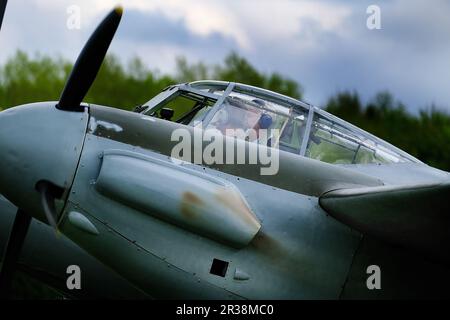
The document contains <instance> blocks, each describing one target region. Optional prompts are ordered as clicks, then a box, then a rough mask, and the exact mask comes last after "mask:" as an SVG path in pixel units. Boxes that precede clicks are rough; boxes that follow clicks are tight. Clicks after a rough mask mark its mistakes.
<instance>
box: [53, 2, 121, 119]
mask: <svg viewBox="0 0 450 320" xmlns="http://www.w3.org/2000/svg"><path fill="white" fill-rule="evenodd" d="M122 11H123V10H122V7H116V8H115V9H114V10H112V11H111V12H110V13H109V14H108V15H107V16H106V18H105V19H103V21H102V22H101V23H100V25H99V26H98V27H97V29H95V31H94V33H93V34H92V35H91V37H90V38H89V40H88V41H87V43H86V44H85V46H84V48H83V50H82V51H81V53H80V55H79V56H78V59H77V61H76V62H75V65H74V67H73V70H72V73H71V74H70V76H69V79H68V80H67V82H66V85H65V87H64V90H63V92H62V94H61V97H60V98H59V103H58V105H57V106H56V107H57V108H58V109H60V110H66V111H83V110H84V107H81V106H80V104H81V101H82V100H83V99H84V97H85V96H86V93H87V92H88V90H89V88H90V87H91V85H92V83H93V82H94V80H95V77H96V76H97V73H98V71H99V69H100V66H101V64H102V62H103V59H104V58H105V55H106V52H107V51H108V48H109V45H110V43H111V41H112V39H113V37H114V34H115V33H116V30H117V27H118V26H119V23H120V19H121V17H122Z"/></svg>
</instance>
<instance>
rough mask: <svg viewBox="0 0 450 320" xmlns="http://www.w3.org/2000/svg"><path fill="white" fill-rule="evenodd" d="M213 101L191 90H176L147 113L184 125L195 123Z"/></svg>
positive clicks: (199, 120)
mask: <svg viewBox="0 0 450 320" xmlns="http://www.w3.org/2000/svg"><path fill="white" fill-rule="evenodd" d="M215 102H216V100H214V99H211V98H208V97H204V96H201V95H197V94H195V93H192V92H187V91H178V92H177V93H175V94H173V95H172V96H170V97H169V98H168V99H166V100H164V101H163V102H162V103H161V104H159V105H158V106H157V107H156V108H153V109H152V110H151V111H150V113H149V114H148V115H149V116H153V117H157V118H161V119H165V120H169V121H173V122H178V123H182V124H186V125H196V124H197V123H199V122H201V120H202V119H203V115H205V114H206V113H207V112H208V111H209V110H210V109H211V107H212V106H213V105H214V103H215Z"/></svg>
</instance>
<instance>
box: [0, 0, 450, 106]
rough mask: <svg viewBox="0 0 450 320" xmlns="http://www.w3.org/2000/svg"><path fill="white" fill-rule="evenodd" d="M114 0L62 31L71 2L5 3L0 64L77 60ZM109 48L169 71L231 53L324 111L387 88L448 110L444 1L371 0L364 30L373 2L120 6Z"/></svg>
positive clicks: (100, 2)
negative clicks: (22, 59)
mask: <svg viewBox="0 0 450 320" xmlns="http://www.w3.org/2000/svg"><path fill="white" fill-rule="evenodd" d="M116 3H117V1H115V0H79V1H76V4H77V5H79V6H80V8H81V11H82V29H81V30H68V29H67V28H66V19H67V13H66V9H67V7H68V6H70V5H72V4H74V1H73V0H46V1H44V0H15V1H10V2H9V3H8V8H7V13H6V16H5V21H4V25H3V28H2V31H1V33H0V47H1V48H2V50H0V62H3V61H4V60H5V59H6V57H7V56H8V55H11V54H12V53H13V52H14V51H15V50H16V49H18V48H20V49H24V50H25V51H27V52H35V51H40V52H43V53H48V54H53V55H55V54H60V55H63V56H65V57H67V58H69V59H71V60H73V59H75V58H76V56H77V55H78V53H79V50H80V49H81V47H82V45H83V44H84V42H85V41H86V39H87V37H88V36H89V34H90V33H91V31H92V30H93V29H94V28H95V26H96V24H97V23H98V21H100V19H101V18H102V17H103V16H104V15H105V14H106V13H107V12H108V10H109V9H110V8H111V7H113V6H114V5H115V4H116ZM124 4H125V9H126V10H125V14H124V17H123V21H122V24H121V27H120V29H119V31H118V33H117V36H116V38H115V40H114V42H113V44H112V46H111V48H110V52H114V53H115V54H117V55H119V56H120V57H121V58H122V59H127V58H130V57H132V56H135V55H137V56H139V57H141V58H142V59H143V60H144V61H145V62H146V63H147V64H148V65H149V66H150V67H151V68H158V69H160V70H161V71H163V72H170V71H172V70H173V67H174V62H175V57H176V56H179V55H184V56H186V57H187V58H188V60H190V61H192V62H196V61H204V62H206V63H220V62H222V61H223V58H224V56H225V55H227V54H228V53H229V52H230V51H231V50H234V51H237V52H238V53H239V54H241V55H243V56H244V57H246V58H248V59H249V60H250V61H251V62H252V63H253V64H255V65H256V67H257V68H258V69H260V70H262V71H264V72H273V71H278V72H281V73H283V74H285V75H287V76H290V77H292V78H294V79H296V80H298V81H299V82H300V83H301V84H302V85H303V86H304V88H305V94H306V98H307V100H309V101H311V102H312V103H315V104H319V105H322V104H324V103H325V102H326V101H327V98H328V97H329V96H331V95H332V94H334V93H336V92H337V91H338V90H344V89H350V90H353V89H355V90H356V91H358V92H359V93H360V94H361V96H362V98H363V99H364V100H368V99H370V98H371V97H373V96H374V95H375V93H376V92H377V91H380V90H390V91H391V92H393V93H394V94H395V96H396V97H397V98H399V99H400V100H402V101H404V102H405V103H406V104H407V105H408V106H409V108H410V109H411V110H413V111H415V110H417V109H418V108H419V107H423V106H426V105H429V104H430V103H432V102H434V103H436V104H438V105H441V106H442V107H445V108H447V110H449V111H450V90H449V87H450V74H449V70H450V60H449V59H448V56H449V54H450V39H449V38H448V34H447V33H448V30H450V19H448V15H449V14H450V3H449V2H448V1H446V0H436V1H434V2H433V5H430V4H429V3H427V2H424V1H420V0H390V1H382V0H380V1H377V4H378V5H379V6H380V8H381V19H382V20H381V21H382V29H381V30H368V29H367V27H366V19H367V14H366V8H367V6H368V5H370V4H373V1H369V0H362V1H357V2H348V1H343V0H324V1H312V0H298V1H294V0H279V1H266V0H246V1H241V0H229V1H221V0H193V1H184V0H152V1H147V0H127V1H126V2H125V3H124Z"/></svg>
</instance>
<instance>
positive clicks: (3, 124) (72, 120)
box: [0, 102, 89, 222]
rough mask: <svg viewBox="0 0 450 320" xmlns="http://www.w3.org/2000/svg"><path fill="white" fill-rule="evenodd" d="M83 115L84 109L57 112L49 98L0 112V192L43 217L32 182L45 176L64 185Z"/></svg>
mask: <svg viewBox="0 0 450 320" xmlns="http://www.w3.org/2000/svg"><path fill="white" fill-rule="evenodd" d="M88 117H89V115H88V112H87V108H86V110H85V111H84V112H68V111H61V110H58V109H56V108H55V102H48V103H34V104H28V105H23V106H19V107H15V108H11V109H7V110H5V111H2V112H0V150H1V156H0V193H1V194H3V195H4V196H5V197H6V198H8V199H9V200H10V201H11V202H12V203H14V204H15V205H16V206H17V207H19V208H21V209H23V210H24V211H26V212H28V213H29V214H31V215H33V216H34V217H35V218H37V219H39V220H41V221H44V222H47V218H46V217H45V213H44V211H43V208H42V205H41V195H40V194H39V192H38V191H37V189H36V186H37V184H38V182H40V181H48V182H49V183H51V184H52V185H54V186H58V187H60V188H61V189H62V190H65V191H66V192H67V190H69V188H70V187H71V185H72V181H73V178H74V175H75V172H76V169H77V165H78V161H79V159H80V155H81V151H82V148H83V142H84V137H85V134H86V128H87V123H88ZM64 196H65V194H64V195H63V198H64Z"/></svg>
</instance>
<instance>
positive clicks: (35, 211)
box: [0, 7, 450, 300]
mask: <svg viewBox="0 0 450 320" xmlns="http://www.w3.org/2000/svg"><path fill="white" fill-rule="evenodd" d="M1 15H3V13H2V14H1ZM121 16H122V8H121V7H116V8H114V9H113V10H112V11H111V12H110V13H109V14H108V15H107V16H106V17H105V18H104V20H103V21H102V22H101V23H100V24H99V26H98V27H97V29H96V30H95V31H94V32H93V34H92V35H91V37H90V38H89V40H88V41H87V43H86V45H85V46H84V48H83V49H82V51H81V53H80V55H79V57H78V59H77V61H76V63H75V65H74V67H73V70H72V72H71V74H70V75H69V77H68V80H67V82H66V85H65V87H64V89H63V91H62V93H61V96H60V98H59V100H58V101H52V102H38V103H31V104H26V105H22V106H17V107H13V108H9V109H6V110H4V111H2V112H0V150H1V157H0V193H1V194H2V195H3V196H4V197H5V199H3V198H0V200H1V201H0V209H2V211H1V212H0V221H1V226H2V229H1V235H2V238H1V240H2V244H5V243H6V236H5V233H6V232H7V230H9V229H10V227H9V226H11V225H12V227H11V231H10V234H9V239H8V241H7V244H6V248H5V250H4V255H3V259H2V269H1V273H0V292H1V293H2V297H3V298H5V297H6V298H7V297H8V292H10V289H11V280H12V278H13V275H14V271H15V270H16V269H20V270H21V271H24V272H30V273H31V274H34V275H35V276H36V277H38V278H39V277H41V278H42V281H44V282H49V283H50V285H51V284H52V282H51V281H50V280H48V279H49V278H52V279H53V280H54V281H53V283H59V284H60V285H59V287H60V290H62V291H64V290H65V289H64V288H63V287H64V281H65V280H64V279H65V278H64V276H66V274H65V268H64V266H66V265H67V264H68V263H70V264H80V265H81V269H82V270H83V273H82V275H83V277H87V278H86V279H85V278H83V288H84V286H87V287H88V288H89V289H90V292H92V294H94V295H102V294H109V295H110V296H112V297H113V298H120V297H127V298H130V297H133V298H144V299H145V298H156V299H231V300H234V299H238V300H240V299H251V300H253V299H372V298H381V299H390V298H400V299H404V298H448V297H449V296H450V294H449V291H448V289H447V288H448V286H449V284H450V272H449V271H450V269H449V265H450V264H449V262H450V250H449V244H450V241H449V240H450V235H449V232H448V231H449V227H450V218H449V214H448V213H449V212H450V203H449V202H448V201H447V195H448V194H449V189H450V176H449V173H448V172H444V171H441V170H438V169H435V168H432V167H430V166H428V165H426V164H424V163H422V162H421V161H420V160H418V159H416V158H414V157H413V156H411V155H409V154H407V153H406V152H404V151H402V150H400V149H398V148H396V147H395V146H393V145H391V144H389V143H387V142H385V141H383V140H381V139H379V138H377V137H375V136H373V135H372V134H370V133H368V132H365V131H364V130H361V129H360V128H358V127H356V126H354V125H352V124H350V123H348V122H346V121H344V120H341V119H339V118H337V117H335V116H333V115H331V114H330V113H328V112H326V111H324V110H322V109H320V108H318V107H315V106H313V105H311V104H309V103H306V102H303V101H300V100H297V99H293V98H290V97H287V96H285V95H281V94H278V93H275V92H272V91H269V90H265V89H262V88H257V87H253V86H250V85H245V84H240V83H234V82H229V81H212V80H203V81H195V82H191V83H182V84H176V85H172V86H169V87H168V88H166V89H165V90H163V91H162V92H161V93H160V94H158V95H157V96H155V97H153V98H152V99H150V100H149V101H148V102H147V103H145V104H143V105H141V106H139V107H137V108H136V109H135V110H134V112H131V111H125V110H119V109H116V108H112V107H107V106H100V105H95V104H91V103H89V104H87V103H84V102H82V101H83V99H84V97H85V95H86V93H87V91H88V90H89V88H90V86H91V84H92V83H93V81H94V79H95V77H96V75H97V72H98V70H99V68H100V65H101V63H102V61H103V59H104V56H105V54H106V52H107V50H108V47H109V45H110V43H111V41H112V39H113V36H114V34H115V31H116V29H117V27H118V25H119V22H120V20H121ZM255 128H256V129H255ZM235 129H236V130H235ZM262 130H266V131H264V132H268V134H267V135H266V136H264V135H259V133H260V132H263V131H262ZM230 132H231V134H230ZM247 132H249V133H250V134H248V135H247ZM207 133H208V134H207ZM236 133H238V134H237V135H235V134H236ZM251 133H255V134H253V135H252V134H251ZM182 146H185V148H182ZM186 146H187V147H186ZM212 150H214V152H213V151H212ZM219 151H220V152H219ZM205 155H206V156H205ZM208 155H209V156H208ZM267 159H269V160H270V161H265V160H267ZM272 169H273V170H272ZM16 209H17V211H16V213H15V214H14V212H12V211H13V210H16ZM5 212H6V213H5ZM12 219H14V221H12ZM4 226H8V227H4ZM29 246H33V248H32V249H30V248H29ZM22 249H23V250H22ZM21 252H22V253H27V252H28V254H25V257H24V255H23V254H21ZM30 252H31V253H30ZM36 252H38V253H36ZM371 270H375V271H374V272H373V274H372V271H371ZM36 271H39V272H36ZM377 272H378V274H377V275H376V276H377V277H376V279H375V278H374V275H375V273H377ZM56 278H57V279H59V280H58V281H56V280H55V279H56ZM373 279H375V280H374V282H373V283H372V280H373ZM61 283H62V285H61ZM104 284H105V287H103V285H104ZM116 284H117V286H116ZM371 284H375V285H374V286H371ZM99 287H100V288H99ZM66 291H67V290H66ZM81 291H83V289H82V290H81ZM68 293H69V294H70V293H72V294H75V295H76V292H70V291H68ZM86 295H87V296H88V295H89V294H88V293H86ZM81 297H83V295H82V294H81Z"/></svg>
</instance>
